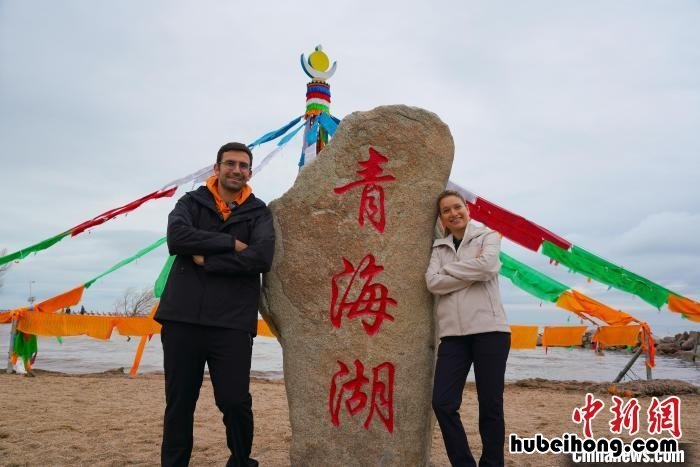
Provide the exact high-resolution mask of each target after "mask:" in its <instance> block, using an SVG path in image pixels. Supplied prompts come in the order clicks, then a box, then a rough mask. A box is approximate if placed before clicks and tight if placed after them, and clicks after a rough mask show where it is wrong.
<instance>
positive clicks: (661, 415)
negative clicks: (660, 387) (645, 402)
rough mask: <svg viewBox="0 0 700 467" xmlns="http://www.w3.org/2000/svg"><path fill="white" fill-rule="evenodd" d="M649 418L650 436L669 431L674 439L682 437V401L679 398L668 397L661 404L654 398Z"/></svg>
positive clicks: (648, 413) (648, 412)
mask: <svg viewBox="0 0 700 467" xmlns="http://www.w3.org/2000/svg"><path fill="white" fill-rule="evenodd" d="M647 418H648V421H649V428H648V429H647V431H648V432H649V434H650V435H654V434H659V433H661V432H662V431H668V432H669V433H671V435H672V436H673V437H674V438H680V437H681V400H680V398H679V397H678V396H668V397H667V398H666V399H664V400H663V401H661V402H659V399H657V398H656V397H652V398H651V404H649V410H647Z"/></svg>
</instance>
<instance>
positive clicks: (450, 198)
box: [425, 190, 510, 466]
mask: <svg viewBox="0 0 700 467" xmlns="http://www.w3.org/2000/svg"><path fill="white" fill-rule="evenodd" d="M437 204H438V213H439V217H440V221H441V222H442V225H443V226H444V227H445V231H446V232H447V231H449V233H450V234H449V235H448V236H447V237H445V238H441V239H438V240H435V242H434V243H433V251H432V255H431V257H430V265H429V266H428V272H427V273H426V274H425V280H426V282H427V285H428V290H430V291H431V292H432V293H433V294H434V295H435V300H436V303H437V307H436V309H437V319H438V332H439V337H440V347H439V348H438V357H437V363H436V366H435V380H434V385H433V410H434V411H435V416H436V417H437V420H438V423H439V424H440V430H441V431H442V437H443V440H444V441H445V448H446V450H447V456H448V457H449V458H450V462H451V463H452V465H453V466H468V465H470V466H471V465H474V466H475V465H476V462H475V460H474V457H473V456H472V454H471V451H470V450H469V443H468V442H467V435H466V433H465V432H464V427H463V426H462V421H461V419H460V417H459V407H460V405H461V404H462V391H463V390H464V384H465V382H466V379H467V374H468V373H469V369H470V368H471V366H472V363H473V364H474V375H475V378H476V392H477V395H478V399H479V433H480V434H481V441H482V445H483V449H482V454H481V458H480V460H479V465H480V466H487V465H488V466H490V465H503V464H504V460H503V443H504V437H505V424H504V421H503V379H504V374H505V370H506V360H507V359H508V351H509V350H510V328H509V327H508V323H507V322H506V315H505V311H504V310H503V304H502V302H501V294H500V291H499V288H498V271H499V269H500V268H501V262H500V260H499V253H500V247H501V238H500V235H499V234H498V233H497V232H494V231H493V230H490V229H487V228H486V227H478V226H475V225H474V224H473V223H472V224H470V223H469V220H470V218H469V208H468V207H467V205H466V203H465V201H464V198H462V196H461V195H460V194H459V193H458V192H456V191H452V190H446V191H444V192H442V193H441V194H440V195H439V196H438V200H437Z"/></svg>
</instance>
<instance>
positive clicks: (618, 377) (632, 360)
mask: <svg viewBox="0 0 700 467" xmlns="http://www.w3.org/2000/svg"><path fill="white" fill-rule="evenodd" d="M641 354H642V346H641V345H640V346H639V349H638V350H637V351H636V352H635V353H634V355H632V358H630V361H629V362H627V365H625V367H624V368H623V369H622V371H621V372H620V374H619V375H617V378H615V381H613V383H619V382H620V381H622V378H624V377H625V375H626V374H627V372H628V371H629V369H630V368H632V365H634V362H636V361H637V359H638V358H639V356H640V355H641ZM649 370H650V368H649V367H647V379H650V378H649Z"/></svg>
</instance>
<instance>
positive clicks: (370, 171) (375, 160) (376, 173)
mask: <svg viewBox="0 0 700 467" xmlns="http://www.w3.org/2000/svg"><path fill="white" fill-rule="evenodd" d="M388 161H389V159H388V158H387V157H386V156H383V155H382V154H380V153H379V152H378V151H377V150H376V149H374V148H372V147H370V148H369V159H367V160H366V161H361V162H359V164H360V166H362V169H360V170H358V171H357V174H358V175H360V177H361V179H359V180H355V181H354V182H351V183H348V184H347V185H344V186H340V187H337V188H334V189H333V191H334V192H335V193H336V194H339V195H340V194H343V193H345V192H346V191H348V190H352V189H353V188H355V187H358V186H362V185H364V187H363V188H362V195H361V197H360V211H359V214H358V217H357V221H358V222H359V223H360V225H361V226H364V225H365V218H366V219H367V220H369V222H370V223H371V224H372V226H373V227H374V228H375V229H376V230H377V232H379V233H384V226H385V224H386V215H385V212H384V188H382V186H381V185H380V183H383V182H393V181H395V180H396V177H394V176H393V175H389V174H384V169H383V168H382V167H381V165H382V164H385V163H386V162H388Z"/></svg>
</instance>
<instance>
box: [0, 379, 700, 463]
mask: <svg viewBox="0 0 700 467" xmlns="http://www.w3.org/2000/svg"><path fill="white" fill-rule="evenodd" d="M608 386H609V385H608V384H595V383H580V382H553V381H546V380H523V381H519V382H515V383H509V384H508V385H507V386H506V391H505V401H506V404H505V411H506V436H507V435H508V434H510V433H516V434H518V435H519V436H521V437H524V436H533V435H534V434H536V433H542V434H543V435H545V436H547V437H556V436H561V435H562V434H563V433H566V432H571V433H577V434H579V435H581V427H580V426H579V425H576V424H574V423H573V422H572V421H571V412H572V410H573V409H574V408H575V407H579V406H582V405H583V404H584V399H585V394H586V392H587V391H593V392H594V394H595V395H596V397H598V398H600V399H602V400H603V401H604V402H605V404H606V408H605V412H606V413H601V415H600V416H598V417H596V419H595V420H594V423H593V430H594V433H596V434H599V436H606V435H607V436H608V437H610V433H609V430H608V425H607V424H608V422H609V420H610V416H611V415H610V413H609V412H607V410H608V409H607V408H608V407H609V406H610V404H611V396H610V394H609V393H608ZM0 388H2V392H3V397H2V399H0V464H2V465H88V464H89V465H124V464H135V465H157V464H158V463H159V448H160V437H161V429H162V414H163V407H164V403H165V400H164V393H163V376H162V375H157V374H150V375H141V376H138V377H136V378H130V377H128V376H126V375H124V374H123V373H121V371H117V370H115V371H112V372H106V373H100V374H90V375H80V376H77V375H64V374H59V373H50V372H46V371H38V372H37V376H36V377H35V378H29V377H24V376H20V375H8V374H5V373H4V372H3V373H2V374H0ZM617 389H618V390H620V391H622V390H625V389H627V390H630V391H632V392H633V393H634V394H635V395H637V396H639V398H638V400H639V402H640V405H641V407H642V411H641V412H640V424H641V426H642V429H643V430H645V429H646V420H645V413H646V408H647V407H648V406H649V403H650V400H651V398H650V397H651V395H659V396H662V395H663V397H665V395H669V394H674V393H675V394H676V395H679V397H680V398H681V401H682V418H681V420H682V430H683V436H682V438H681V442H682V443H693V442H694V441H695V440H697V439H698V438H699V437H700V423H698V421H697V420H698V415H699V414H700V396H699V395H697V387H695V386H692V385H689V384H688V383H683V382H679V381H676V382H664V381H655V382H653V384H651V385H648V384H642V383H641V382H634V383H625V384H623V385H618V386H617ZM251 392H252V394H253V409H254V412H255V440H254V445H253V456H254V457H255V458H257V459H258V460H259V461H260V465H265V466H285V465H289V459H288V450H289V444H290V440H291V430H290V426H289V420H288V410H287V399H286V394H285V391H284V383H283V382H281V381H266V380H257V379H256V380H254V381H253V383H252V385H251ZM693 393H694V394H693ZM645 394H646V395H645ZM660 398H662V397H660ZM476 407H477V406H476V393H475V388H474V385H473V384H468V385H467V387H466V389H465V393H464V403H463V406H462V418H463V420H464V421H465V425H466V428H467V432H468V433H467V434H468V436H469V439H470V443H471V445H472V446H473V450H474V451H475V452H476V453H478V452H480V449H481V446H480V441H479V439H478V438H479V436H478V431H477V418H476V413H477V411H476ZM640 435H641V436H644V437H647V436H648V435H647V434H646V433H645V432H644V431H643V432H642V433H640ZM194 436H195V442H194V444H195V446H194V451H193V454H192V462H191V465H224V464H225V462H226V459H227V450H226V442H225V433H224V426H223V424H222V422H221V415H220V413H219V411H218V409H217V408H216V406H215V405H214V397H213V393H212V388H211V383H210V382H209V380H208V379H206V380H205V382H204V385H203V387H202V392H201V396H200V399H199V404H198V406H197V411H196V414H195V434H194ZM658 437H661V436H658ZM622 438H623V439H625V436H622ZM627 439H629V437H627ZM430 459H431V461H430V462H431V465H433V466H448V465H449V462H448V460H447V456H446V454H445V450H444V447H443V444H442V439H441V437H440V431H439V429H438V427H437V426H435V428H434V430H433V443H432V450H431V457H430ZM687 460H688V459H686V462H687ZM566 462H567V459H566V458H564V457H563V456H561V455H552V454H550V455H532V456H528V455H525V454H509V453H508V452H507V450H506V464H507V465H513V466H526V465H532V466H539V465H565V464H566ZM688 465H691V464H688Z"/></svg>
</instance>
